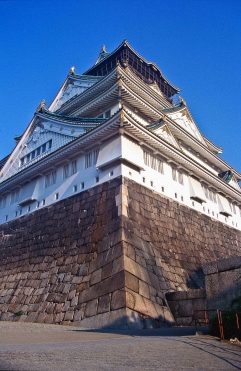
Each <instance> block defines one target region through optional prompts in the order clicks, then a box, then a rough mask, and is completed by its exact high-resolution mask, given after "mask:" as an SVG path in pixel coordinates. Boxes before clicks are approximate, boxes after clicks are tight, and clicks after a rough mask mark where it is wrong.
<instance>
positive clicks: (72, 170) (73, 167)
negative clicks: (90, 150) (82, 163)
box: [71, 160, 77, 175]
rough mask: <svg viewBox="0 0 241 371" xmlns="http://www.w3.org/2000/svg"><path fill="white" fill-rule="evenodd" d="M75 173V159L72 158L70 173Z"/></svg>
mask: <svg viewBox="0 0 241 371" xmlns="http://www.w3.org/2000/svg"><path fill="white" fill-rule="evenodd" d="M76 173H77V161H76V160H74V161H72V163H71V175H74V174H76Z"/></svg>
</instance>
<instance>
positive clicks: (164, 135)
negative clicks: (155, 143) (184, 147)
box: [153, 125, 180, 149]
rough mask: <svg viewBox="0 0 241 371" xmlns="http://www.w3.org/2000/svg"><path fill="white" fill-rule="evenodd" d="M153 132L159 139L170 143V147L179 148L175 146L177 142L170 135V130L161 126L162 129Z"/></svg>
mask: <svg viewBox="0 0 241 371" xmlns="http://www.w3.org/2000/svg"><path fill="white" fill-rule="evenodd" d="M153 132H154V133H155V134H157V135H159V136H160V137H161V138H163V139H164V140H165V141H166V142H168V143H170V144H171V145H172V146H174V147H176V148H179V149H180V146H179V145H178V144H177V141H176V140H175V138H174V137H173V135H172V134H171V132H170V130H169V129H168V128H167V126H166V125H163V126H162V127H160V128H158V129H156V130H153Z"/></svg>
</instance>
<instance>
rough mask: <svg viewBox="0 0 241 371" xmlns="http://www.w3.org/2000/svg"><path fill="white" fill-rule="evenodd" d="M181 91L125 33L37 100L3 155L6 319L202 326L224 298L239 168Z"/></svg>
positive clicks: (239, 245)
mask: <svg viewBox="0 0 241 371" xmlns="http://www.w3.org/2000/svg"><path fill="white" fill-rule="evenodd" d="M179 92H180V90H179V89H178V88H177V87H175V86H174V85H172V84H171V83H170V82H169V80H167V78H166V77H164V75H163V73H162V71H161V70H160V69H159V67H158V66H157V65H156V64H155V63H150V62H147V61H146V60H145V59H144V58H143V57H141V56H140V55H139V54H138V53H137V52H136V51H135V50H134V49H132V47H131V46H130V45H129V44H128V42H127V41H126V40H124V41H123V42H122V43H121V45H120V46H118V48H117V49H115V50H114V51H113V52H112V53H109V52H107V51H106V48H105V47H104V46H103V47H102V49H101V51H100V53H99V56H98V58H97V60H96V62H95V63H94V65H93V66H92V67H91V68H90V69H89V70H88V71H85V72H84V73H82V74H78V73H77V72H76V70H75V68H74V67H72V68H71V69H70V71H69V73H68V75H67V77H66V79H65V81H64V82H63V84H62V86H61V88H60V89H59V91H58V92H57V94H56V96H55V97H54V99H53V101H52V103H50V105H49V106H48V108H47V105H46V102H45V101H42V102H41V103H40V104H39V106H38V107H37V109H36V112H35V113H34V115H33V118H32V120H31V122H30V123H29V125H28V126H27V127H26V130H25V131H24V133H23V134H22V135H21V136H17V137H15V141H16V146H15V148H14V149H13V151H12V152H11V153H10V155H9V156H7V157H5V158H4V159H2V160H1V161H0V320H1V321H2V320H14V321H17V320H20V321H28V322H40V323H58V324H65V325H66V324H67V325H68V324H72V325H76V326H82V327H87V328H107V327H112V328H116V327H117V328H129V329H130V328H137V329H138V328H150V327H162V326H170V325H190V324H191V323H192V320H193V313H194V312H193V311H194V310H204V309H206V308H208V306H209V305H211V304H208V303H210V295H211V296H212V295H213V296H214V297H215V298H216V297H218V295H219V294H218V293H216V292H215V288H216V286H217V285H216V286H215V285H212V284H211V285H210V284H206V282H211V281H210V279H212V274H215V273H216V272H218V269H219V268H220V267H221V268H222V269H224V270H225V269H226V268H227V265H225V264H226V263H225V262H223V259H226V258H231V260H232V259H233V260H232V261H231V264H234V263H235V264H236V265H237V260H236V258H237V257H238V256H240V255H241V232H240V230H241V191H240V186H239V183H238V182H239V181H240V179H241V174H240V173H239V172H238V171H236V170H235V169H233V168H231V167H230V166H229V165H228V164H227V163H226V162H225V161H224V160H223V159H221V158H220V154H221V152H222V150H221V148H220V147H218V146H217V145H216V144H214V143H212V142H211V141H210V140H209V139H207V138H206V137H205V136H204V135H203V134H202V133H201V132H200V130H199V128H198V124H197V123H196V122H195V121H194V119H193V117H192V114H191V112H190V110H189V108H188V104H187V103H186V102H185V100H184V99H183V98H181V97H180V96H179V97H178V99H179V100H178V99H177V97H175V96H177V95H178V94H179ZM174 102H178V103H174ZM217 259H222V260H221V265H220V264H219V263H216V260H217ZM205 264H208V265H207V268H205V266H206V265H205ZM239 265H240V264H239ZM232 266H233V265H232ZM221 268H220V269H221ZM206 272H207V273H208V274H209V275H210V276H209V277H211V278H210V279H209V281H208V280H207V281H205V275H206ZM219 281H220V280H219ZM220 282H222V283H223V291H225V290H226V288H225V285H226V282H227V280H226V279H223V281H220ZM228 290H229V288H227V291H228ZM229 291H230V290H229ZM222 302H223V301H222ZM211 309H217V308H213V306H212V307H211ZM224 309H225V308H224Z"/></svg>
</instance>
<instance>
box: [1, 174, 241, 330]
mask: <svg viewBox="0 0 241 371" xmlns="http://www.w3.org/2000/svg"><path fill="white" fill-rule="evenodd" d="M0 232H2V233H3V235H4V236H6V235H8V236H9V237H8V238H6V237H5V238H2V239H1V237H0V239H1V241H0V242H1V244H0V253H1V254H0V314H1V319H2V320H7V319H8V320H18V319H17V318H16V316H14V313H15V312H16V311H20V310H22V311H23V312H24V314H23V315H22V316H20V319H21V320H23V321H25V320H32V321H38V322H40V321H44V322H46V323H63V324H67V323H70V322H71V323H76V322H80V323H83V324H85V323H86V326H87V325H88V326H90V323H91V327H95V326H96V327H100V326H101V323H102V326H108V325H109V324H110V323H112V324H113V326H117V325H118V324H119V325H121V326H127V327H128V326H137V327H138V326H142V327H143V326H156V323H157V322H163V323H169V324H170V323H173V317H172V315H171V313H170V311H169V307H168V305H167V304H166V300H165V293H167V292H170V291H173V292H176V295H177V296H176V299H175V294H173V293H171V294H169V295H170V297H168V296H167V298H168V302H169V301H170V302H171V301H172V302H173V303H174V302H175V304H173V305H175V311H176V312H175V313H176V315H177V317H176V318H178V321H182V320H183V318H184V320H183V321H184V322H185V321H187V320H186V319H185V318H189V317H190V315H189V313H190V311H191V309H190V308H191V305H192V309H193V310H196V309H195V308H201V306H202V305H203V303H204V301H203V300H205V294H204V291H201V290H200V289H202V288H203V287H204V272H205V273H206V274H207V277H210V279H208V280H207V289H208V290H209V293H210V295H211V294H212V295H214V296H215V297H216V299H217V300H221V299H220V287H221V286H220V285H222V287H223V289H224V291H225V292H228V290H229V288H228V287H227V286H225V285H226V284H225V282H226V281H227V278H226V276H225V274H227V272H228V270H229V269H230V267H233V268H235V267H236V268H237V264H238V262H239V259H240V258H237V257H238V256H240V255H241V233H240V232H238V231H237V230H235V229H232V228H230V227H228V226H226V225H224V224H222V223H220V222H218V221H214V220H212V219H210V218H209V217H207V216H205V215H201V214H200V213H197V212H196V211H195V210H191V209H188V208H187V207H186V206H183V205H181V204H178V203H177V202H175V201H173V200H169V199H168V198H166V197H164V196H162V195H160V194H157V193H153V192H152V191H151V190H149V189H147V188H145V187H143V186H141V185H140V184H137V183H135V182H133V181H131V180H130V179H126V178H121V177H120V178H116V179H113V180H111V181H110V182H107V183H104V184H101V185H98V186H97V187H93V188H92V189H90V190H87V191H86V192H81V193H80V194H76V195H74V196H73V197H70V198H68V199H66V200H63V201H60V202H56V203H55V204H54V205H52V206H51V208H47V207H46V208H41V209H39V210H36V211H35V212H34V213H31V214H28V215H24V216H22V217H21V218H16V219H15V220H13V221H11V222H9V223H6V224H5V225H2V226H1V230H0ZM230 255H232V256H234V257H233V258H230V260H229V262H227V261H225V260H223V258H224V257H228V256H230ZM214 257H215V258H217V259H221V258H222V261H219V262H212V260H213V259H214ZM203 264H206V266H205V267H204V270H203V269H202V266H203ZM236 268H235V269H236ZM235 272H236V270H235ZM235 272H233V273H232V280H233V282H234V280H235V279H236V278H237V272H236V273H235ZM216 273H218V274H219V283H217V282H216V281H215V279H214V275H215V274H216ZM193 289H195V290H193ZM181 291H182V292H181ZM123 293H124V294H123ZM173 295H174V296H173ZM222 295H223V294H222ZM232 295H234V292H233V294H232ZM223 297H225V295H224V296H223ZM172 298H174V299H172ZM177 299H178V300H177ZM216 299H215V300H216ZM177 302H179V307H178V305H177ZM213 303H214V302H213ZM219 303H220V301H219ZM180 304H183V307H185V308H184V309H183V308H181V307H180ZM123 305H124V306H125V308H124V309H118V308H121V307H122V306H123ZM166 305H167V306H166ZM213 305H214V304H213ZM127 312H128V313H130V314H131V317H130V316H129V315H127ZM31 313H32V314H31ZM118 316H119V317H118ZM182 316H183V317H182ZM185 316H186V317H185ZM97 317H98V318H100V319H101V320H100V324H97V320H96V321H95V320H94V318H97ZM20 319H19V320H20ZM153 320H155V321H157V322H153ZM145 321H146V324H145V323H144V322H145ZM185 323H187V322H185Z"/></svg>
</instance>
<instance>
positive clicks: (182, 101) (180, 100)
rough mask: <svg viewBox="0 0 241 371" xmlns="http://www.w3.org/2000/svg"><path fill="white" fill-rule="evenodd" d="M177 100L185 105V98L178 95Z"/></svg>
mask: <svg viewBox="0 0 241 371" xmlns="http://www.w3.org/2000/svg"><path fill="white" fill-rule="evenodd" d="M178 100H179V102H180V103H182V104H183V105H184V106H186V105H187V103H186V102H185V100H184V99H183V98H182V97H178Z"/></svg>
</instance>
